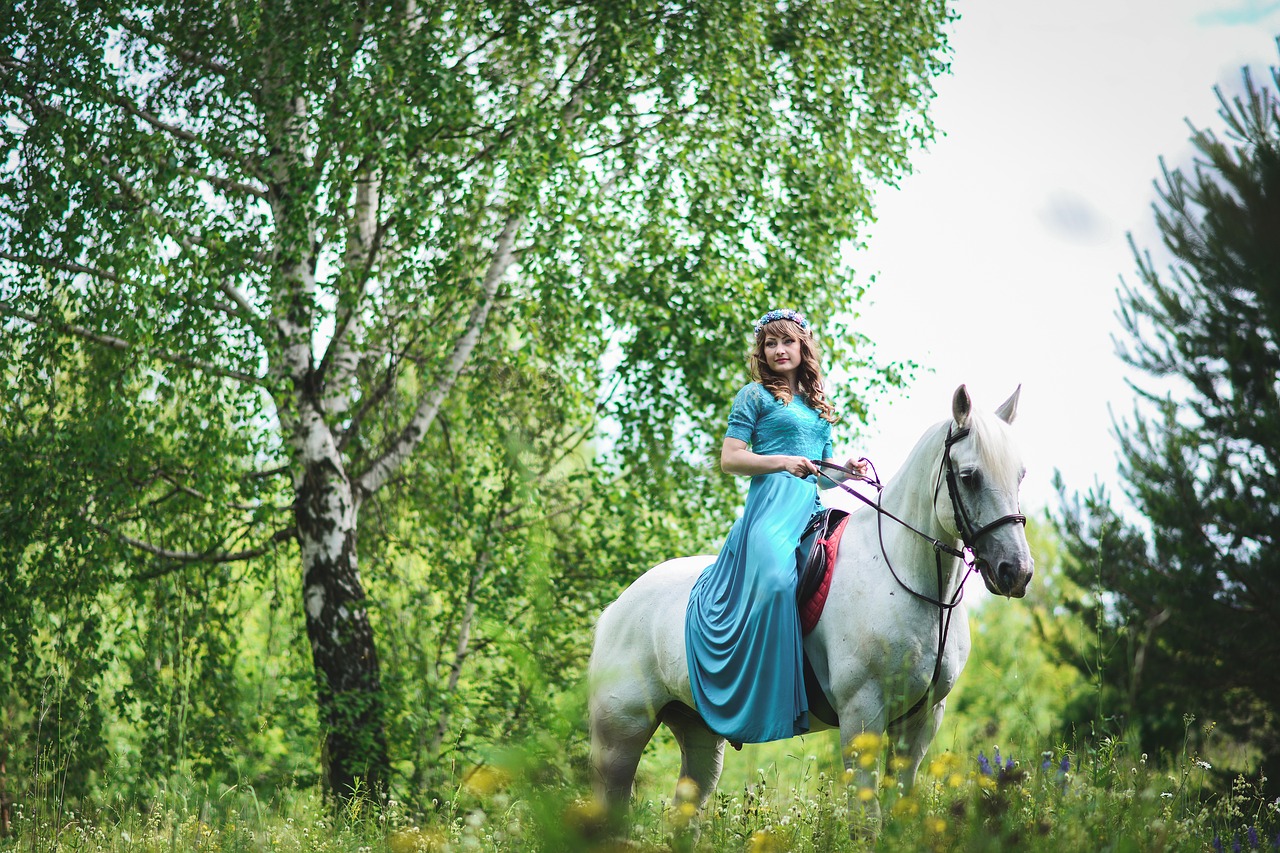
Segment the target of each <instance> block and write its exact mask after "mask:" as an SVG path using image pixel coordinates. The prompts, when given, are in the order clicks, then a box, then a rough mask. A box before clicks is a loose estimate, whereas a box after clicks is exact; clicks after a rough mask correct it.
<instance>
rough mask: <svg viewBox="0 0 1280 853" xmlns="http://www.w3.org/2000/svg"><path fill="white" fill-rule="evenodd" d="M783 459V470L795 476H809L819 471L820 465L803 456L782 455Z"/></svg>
mask: <svg viewBox="0 0 1280 853" xmlns="http://www.w3.org/2000/svg"><path fill="white" fill-rule="evenodd" d="M778 458H779V459H781V460H782V470H783V471H786V472H787V473H788V474H791V475H792V476H794V477H802V478H803V477H808V476H809V475H810V474H816V473H818V466H817V465H814V464H813V462H812V461H810V460H809V459H806V458H805V457H803V456H780V457H778Z"/></svg>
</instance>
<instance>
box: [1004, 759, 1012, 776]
mask: <svg viewBox="0 0 1280 853" xmlns="http://www.w3.org/2000/svg"><path fill="white" fill-rule="evenodd" d="M1004 772H1005V773H1012V772H1013V759H1012V758H1010V759H1009V761H1008V762H1007V763H1006V764H1005V765H1004Z"/></svg>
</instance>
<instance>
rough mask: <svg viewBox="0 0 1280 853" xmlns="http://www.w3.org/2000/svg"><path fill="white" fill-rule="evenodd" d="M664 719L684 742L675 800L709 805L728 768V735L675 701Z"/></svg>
mask: <svg viewBox="0 0 1280 853" xmlns="http://www.w3.org/2000/svg"><path fill="white" fill-rule="evenodd" d="M662 722H664V723H666V724H667V728H669V729H671V733H672V734H673V735H674V736H675V739H676V743H678V744H679V745H680V782H679V783H678V784H677V785H676V793H675V801H676V804H677V805H679V804H680V803H681V802H692V803H693V804H694V805H695V806H697V807H698V808H699V809H701V808H702V807H703V806H704V805H706V802H707V799H708V798H710V796H711V794H712V792H713V791H715V789H716V783H717V782H719V781H720V770H721V768H723V767H724V738H722V737H720V735H718V734H716V733H715V732H713V731H711V729H709V728H707V724H706V723H704V722H703V721H702V718H701V717H699V716H698V715H697V714H696V713H694V711H693V710H692V709H690V708H688V707H686V706H684V705H677V704H672V705H668V706H667V707H666V708H664V709H663V712H662Z"/></svg>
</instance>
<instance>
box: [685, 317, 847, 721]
mask: <svg viewBox="0 0 1280 853" xmlns="http://www.w3.org/2000/svg"><path fill="white" fill-rule="evenodd" d="M751 374H752V378H753V379H754V380H755V381H754V382H751V383H750V384H748V385H746V386H745V387H743V388H742V390H740V391H739V392H738V394H737V396H736V397H735V398H734V401H733V408H732V410H731V411H730V413H729V427H728V430H727V431H726V433H725V439H724V445H723V447H722V448H721V451H720V467H721V469H723V470H724V471H725V472H726V473H729V474H737V475H740V476H746V477H751V487H750V489H749V490H748V492H747V503H746V508H745V509H744V510H743V513H742V517H741V518H740V519H738V521H737V522H736V523H735V524H734V525H733V528H732V529H731V530H730V531H729V535H728V538H726V539H725V542H724V545H723V547H721V549H720V554H719V556H718V557H717V558H716V561H715V563H714V564H713V565H712V566H711V567H710V568H708V569H707V570H706V571H705V572H703V573H702V574H701V575H700V576H699V578H698V581H697V583H695V584H694V587H693V591H692V593H691V594H690V596H689V605H688V610H687V612H686V619H685V646H686V653H687V658H688V667H689V677H690V683H691V687H692V688H693V697H694V702H695V705H696V710H697V711H698V713H699V715H701V717H702V718H703V720H705V721H706V724H707V725H708V726H709V727H710V728H711V729H712V730H713V731H714V732H716V733H718V734H719V735H721V736H722V737H724V738H726V739H727V740H729V741H730V742H731V743H734V744H742V743H763V742H765V741H771V740H778V739H780V738H789V737H793V736H795V735H798V734H803V733H805V732H807V731H808V730H809V715H808V710H809V709H808V703H807V701H806V699H805V690H804V674H803V657H802V655H803V651H802V648H801V636H800V622H799V616H798V614H797V611H796V597H795V596H796V561H795V551H796V546H797V544H798V543H799V541H800V536H801V533H802V532H803V530H804V527H805V525H806V523H807V522H808V521H809V518H810V517H811V516H812V515H813V513H814V511H815V510H817V509H818V508H819V504H818V487H817V484H816V483H815V481H814V477H815V475H817V474H818V469H817V467H816V466H815V465H814V463H813V462H812V461H811V460H814V459H822V460H824V461H828V462H830V461H832V460H831V458H830V457H831V455H832V453H831V425H832V424H833V423H835V422H836V421H837V420H838V417H837V415H836V412H835V409H834V408H833V407H832V405H831V403H830V402H829V401H828V400H827V396H826V392H825V390H824V388H823V384H822V369H821V366H820V364H819V361H818V346H817V342H816V341H815V340H814V337H813V331H812V329H811V327H810V324H809V321H808V320H806V319H805V317H804V315H802V314H800V313H799V312H797V311H793V310H790V309H782V310H775V311H770V312H769V313H767V314H765V315H764V316H763V317H761V318H760V319H759V320H758V321H757V322H756V324H755V347H754V350H753V352H752V354H751ZM864 465H865V463H862V462H854V461H850V462H849V463H848V464H847V466H846V467H850V468H852V469H853V470H855V471H858V472H861V470H862V468H863V466H864ZM825 482H827V483H830V482H833V481H831V480H830V479H827V480H826V481H825Z"/></svg>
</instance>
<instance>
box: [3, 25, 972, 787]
mask: <svg viewBox="0 0 1280 853" xmlns="http://www.w3.org/2000/svg"><path fill="white" fill-rule="evenodd" d="M0 15H5V16H7V20H3V21H0V32H2V33H4V35H3V36H2V37H0V38H2V39H3V41H2V44H3V48H2V49H0V91H2V92H3V95H2V96H3V98H4V115H5V118H4V122H3V124H2V125H0V146H2V147H3V159H2V160H0V181H3V187H2V192H0V221H2V222H3V228H2V229H0V316H3V317H4V333H5V335H6V336H9V337H10V338H11V340H12V341H13V346H12V348H5V353H6V359H7V360H6V365H5V367H6V370H5V372H4V375H5V378H6V382H8V383H9V384H10V386H11V390H14V389H15V388H17V387H18V386H21V389H22V390H23V392H24V393H25V394H27V395H32V394H34V395H35V397H36V398H39V397H40V395H42V394H43V395H45V399H46V402H45V403H44V404H40V405H38V406H36V408H37V409H40V411H45V412H47V411H49V406H53V405H54V404H55V403H56V398H55V397H54V396H52V395H56V387H57V383H56V382H54V381H53V379H54V378H55V377H58V376H65V375H66V374H67V372H68V371H93V372H91V373H90V374H89V375H90V376H91V377H93V378H92V380H91V381H90V382H89V386H90V390H91V391H92V395H91V396H93V397H94V399H95V400H96V401H97V403H96V405H97V409H96V411H97V412H98V417H100V418H101V419H102V420H101V423H102V424H103V425H106V426H110V427H111V429H112V430H114V433H113V434H115V435H116V436H117V438H118V444H116V445H113V447H115V450H113V451H112V453H109V454H106V455H105V456H103V457H102V458H99V459H97V461H96V462H95V463H94V465H95V467H94V469H93V470H94V472H95V473H94V475H93V476H86V477H84V478H80V479H79V480H77V483H78V486H77V488H78V489H79V490H80V491H79V492H77V494H78V495H79V497H78V498H77V500H76V501H74V502H68V501H64V502H63V504H62V506H63V507H64V508H67V513H68V516H69V517H70V518H72V519H73V523H74V525H75V529H76V530H78V531H80V532H81V533H83V534H85V535H88V536H91V537H96V538H97V540H99V541H101V542H104V543H110V546H111V547H113V548H116V549H119V552H120V553H122V554H126V555H132V559H133V561H134V565H135V566H137V567H138V568H136V569H135V570H134V575H133V576H134V577H135V578H143V579H145V577H146V576H148V573H150V574H155V573H162V572H172V571H186V570H191V571H197V570H200V571H203V570H207V569H202V568H198V567H208V566H210V565H217V564H224V565H225V564H235V563H241V562H244V561H248V560H253V559H254V558H256V557H258V556H261V555H263V554H267V553H270V552H272V551H274V550H275V549H278V548H280V547H292V546H291V544H290V543H292V545H296V548H297V553H298V558H299V560H300V563H301V572H300V579H299V593H298V600H299V605H300V606H301V607H302V608H303V609H304V611H305V616H306V624H307V633H308V636H309V639H310V645H311V654H312V659H313V661H314V665H315V673H316V685H317V698H318V702H319V707H320V717H321V719H322V721H323V723H324V726H325V728H326V732H327V734H326V743H325V755H326V761H327V772H328V783H329V785H330V787H331V790H333V791H334V792H335V793H336V794H337V795H338V796H340V797H346V796H350V795H351V794H352V792H356V791H368V792H370V793H374V794H375V795H376V794H379V793H380V792H381V791H383V790H384V788H385V785H386V781H387V773H388V766H389V758H388V755H387V747H386V738H385V727H384V719H383V699H382V691H381V687H380V677H381V676H380V670H379V663H378V655H377V649H376V643H375V639H374V636H373V632H372V630H371V628H370V623H369V618H368V609H367V608H368V603H367V601H366V596H365V591H364V590H365V585H364V583H363V581H362V579H361V576H360V572H359V561H358V557H357V553H358V548H357V546H358V541H359V537H358V530H359V519H360V513H361V508H362V506H364V505H365V504H366V502H367V501H368V499H369V498H370V496H372V495H375V494H377V493H378V492H379V490H381V489H383V488H384V487H385V486H386V485H387V484H388V482H390V481H392V480H393V479H394V478H396V477H397V476H400V475H401V474H402V472H403V471H404V469H405V464H406V462H407V461H408V460H410V459H411V458H413V456H414V454H415V452H417V451H418V449H419V448H420V446H421V445H422V442H423V438H424V436H425V435H427V433H428V432H429V431H430V430H432V428H433V425H434V424H435V423H436V418H437V415H438V413H439V412H440V411H441V407H442V405H443V404H444V403H445V402H446V401H447V400H448V399H449V397H450V395H451V394H452V393H454V390H455V388H456V386H457V382H458V379H459V376H460V375H462V374H463V373H464V371H466V370H468V369H469V365H470V364H471V363H472V362H473V360H474V358H475V356H476V354H477V352H479V351H491V352H492V353H493V354H494V355H493V357H495V358H498V359H501V358H502V353H503V352H504V351H509V352H517V351H518V352H521V353H524V354H525V355H526V356H528V357H532V358H537V359H541V360H542V361H543V362H545V363H547V364H549V365H552V366H553V367H556V368H557V369H560V370H562V371H563V372H564V373H566V374H571V375H572V376H573V378H574V379H575V381H576V383H577V388H578V393H581V394H582V395H583V400H584V401H586V402H587V404H588V405H595V404H597V403H600V404H601V408H600V413H601V415H607V416H609V417H610V418H611V419H612V422H613V423H614V424H615V425H616V428H617V432H618V433H620V435H621V438H620V439H618V440H617V441H616V442H615V445H616V448H617V450H618V451H619V452H620V453H623V454H624V455H625V458H626V459H627V460H628V461H629V463H630V464H636V465H641V464H643V465H645V466H646V470H647V471H648V472H649V473H650V474H651V475H652V476H653V477H659V476H660V474H661V471H662V470H663V466H662V462H663V454H664V453H670V452H671V449H672V448H673V447H674V446H675V444H676V439H677V438H678V433H679V430H680V429H682V428H683V429H688V428H690V426H689V425H690V424H692V425H694V427H696V425H697V424H698V423H699V422H700V421H699V418H701V417H705V416H706V414H707V413H708V412H710V411H711V410H713V409H714V408H716V407H717V406H718V405H719V403H721V402H722V399H721V398H722V396H723V393H724V387H725V384H726V381H728V377H730V376H731V375H732V374H733V373H735V372H736V366H737V365H738V363H739V362H740V351H741V349H742V335H741V330H742V328H743V327H744V325H745V324H746V323H748V322H749V320H750V319H751V318H752V317H753V316H755V315H758V314H759V313H760V312H761V311H762V310H765V309H766V308H768V307H772V306H774V305H777V304H802V305H804V306H805V307H806V308H807V309H808V310H809V311H810V313H812V314H814V315H816V316H818V317H825V318H832V317H834V316H835V315H836V314H837V312H840V311H848V310H850V309H851V308H852V307H853V305H854V304H855V302H856V299H857V297H858V295H859V291H858V289H857V288H856V287H854V286H853V284H852V279H851V272H850V270H849V269H848V266H847V264H846V262H845V261H844V260H843V258H844V255H843V254H842V252H843V251H844V250H847V249H848V248H849V246H851V245H856V243H857V239H858V233H859V228H860V227H861V226H862V225H863V224H864V223H865V222H867V221H868V220H869V219H870V217H871V193H872V190H873V188H874V186H875V185H876V184H877V183H879V182H884V181H892V180H894V179H895V178H896V177H897V176H898V175H900V174H902V173H903V172H904V171H905V169H906V164H907V161H906V155H907V152H908V151H909V150H910V148H911V147H912V146H913V145H915V144H918V143H920V142H922V141H924V140H927V139H928V138H929V136H930V135H931V132H932V127H931V125H930V123H929V121H928V119H927V117H926V116H925V114H924V108H925V106H926V104H927V101H928V99H929V97H930V95H931V88H930V83H929V81H930V79H931V77H933V76H934V75H936V74H938V73H940V72H941V71H942V70H943V69H944V67H945V66H944V55H943V51H944V42H943V38H942V35H941V31H942V28H943V26H944V24H945V23H946V20H947V18H948V12H947V11H946V9H945V5H944V3H943V2H941V0H931V2H925V3H914V2H905V0H899V1H898V2H887V3H877V4H872V5H868V4H864V3H859V2H852V0H839V2H829V3H821V4H807V3H795V4H792V3H767V2H759V3H757V2H738V0H735V2H697V3H692V2H691V3H680V2H634V3H632V2H615V0H609V2H560V1H559V0H556V2H501V3H489V2H439V3H419V2H416V0H393V2H390V3H388V4H384V5H373V4H368V3H363V2H356V3H323V2H322V3H319V4H317V3H306V4H301V3H295V2H239V1H238V0H237V2H225V3H210V2H197V1H196V0H174V2H156V3H150V4H145V5H144V4H135V3H130V2H123V0H107V2H102V3H97V4H83V3H73V2H62V3H59V2H52V3H39V4H22V3H19V4H16V5H11V7H10V9H9V10H8V11H7V12H5V13H0ZM833 328H834V326H833ZM835 338H836V339H837V343H838V344H839V343H840V342H843V349H840V347H839V346H837V350H838V351H841V352H844V353H845V354H846V355H852V356H853V357H855V358H856V357H857V356H856V345H857V341H858V339H857V337H856V336H855V335H852V334H851V333H849V332H847V330H846V331H841V332H839V333H838V334H837V335H835ZM608 388H613V389H614V391H613V393H612V394H608V393H606V389H608ZM406 401H407V402H406ZM42 406H43V408H42ZM50 461H51V464H58V463H57V462H56V461H54V460H50ZM122 484H123V485H124V486H125V487H124V488H118V487H119V486H121V485H122ZM72 503H74V504H75V505H74V506H72V505H71V504H72ZM33 535H36V534H33ZM43 553H48V551H47V550H46V551H44V552H43Z"/></svg>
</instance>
